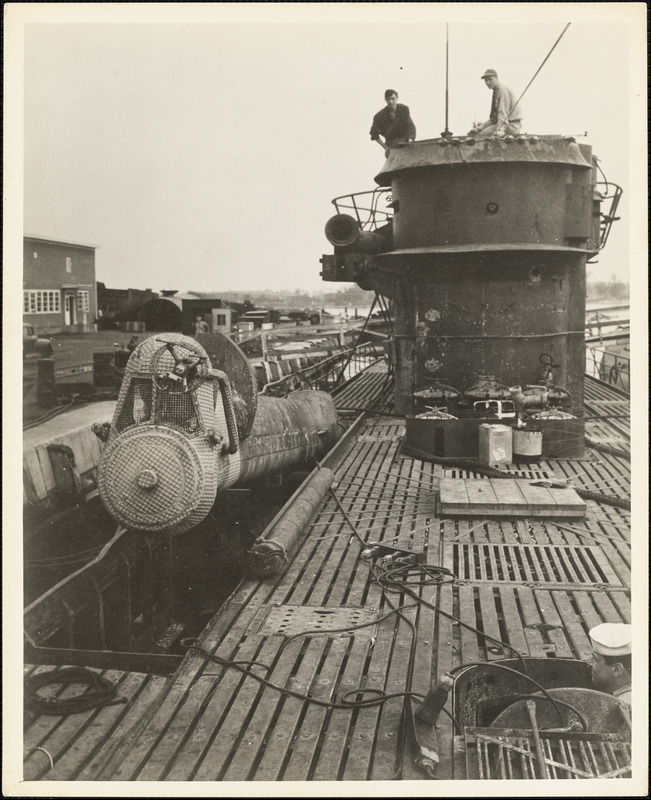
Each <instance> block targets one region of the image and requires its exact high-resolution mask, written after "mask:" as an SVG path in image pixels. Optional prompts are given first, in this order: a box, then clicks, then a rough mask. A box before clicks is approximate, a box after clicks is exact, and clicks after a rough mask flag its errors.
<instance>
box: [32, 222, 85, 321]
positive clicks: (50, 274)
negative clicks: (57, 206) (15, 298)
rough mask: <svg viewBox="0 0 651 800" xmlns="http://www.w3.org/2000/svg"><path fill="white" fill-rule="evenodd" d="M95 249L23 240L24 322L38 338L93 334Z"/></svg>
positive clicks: (38, 239) (41, 239)
mask: <svg viewBox="0 0 651 800" xmlns="http://www.w3.org/2000/svg"><path fill="white" fill-rule="evenodd" d="M95 250H96V247H95V246H94V245H89V244H79V243H76V242H64V241H59V240H57V239H50V238H45V237H41V236H24V237H23V321H24V322H28V323H29V324H30V325H33V326H34V328H35V329H36V332H37V333H38V334H39V335H41V334H53V333H62V332H69V333H88V332H89V331H92V330H95V318H96V316H97V292H96V284H95Z"/></svg>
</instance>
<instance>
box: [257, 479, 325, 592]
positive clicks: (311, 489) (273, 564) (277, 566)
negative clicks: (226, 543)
mask: <svg viewBox="0 0 651 800" xmlns="http://www.w3.org/2000/svg"><path fill="white" fill-rule="evenodd" d="M333 480H334V473H333V472H332V470H329V469H327V468H319V469H317V470H315V471H314V472H312V474H311V475H310V476H309V477H308V478H307V480H306V481H304V482H303V483H302V484H301V486H299V488H298V489H297V491H296V492H295V493H294V495H293V496H292V498H291V499H290V500H289V502H288V504H287V505H286V506H285V507H284V508H283V510H282V511H281V512H280V514H279V515H278V516H276V517H275V519H273V520H272V521H271V523H270V524H269V525H268V527H267V528H266V530H265V531H264V532H263V533H262V535H261V536H259V537H258V538H257V539H256V540H255V542H254V543H253V546H252V547H251V549H250V550H249V552H248V553H247V554H246V563H247V567H248V569H249V572H251V573H252V574H253V575H255V577H256V578H270V577H272V576H274V575H277V574H278V573H279V572H280V571H281V570H282V568H283V566H284V565H285V564H286V563H287V561H288V557H289V555H290V554H291V552H292V551H293V550H294V548H295V547H296V545H297V543H298V540H299V537H300V536H301V534H302V533H303V532H304V531H305V528H306V526H307V524H308V522H309V521H310V518H311V517H312V516H313V515H314V513H315V511H316V509H317V506H318V505H319V503H321V501H322V500H323V498H324V497H325V495H326V492H327V491H328V489H329V488H330V486H331V485H332V481H333Z"/></svg>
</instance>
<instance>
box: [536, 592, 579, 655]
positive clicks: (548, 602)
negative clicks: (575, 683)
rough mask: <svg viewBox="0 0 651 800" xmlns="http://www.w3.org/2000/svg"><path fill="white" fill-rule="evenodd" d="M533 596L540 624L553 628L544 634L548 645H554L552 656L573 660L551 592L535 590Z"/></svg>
mask: <svg viewBox="0 0 651 800" xmlns="http://www.w3.org/2000/svg"><path fill="white" fill-rule="evenodd" d="M534 595H535V598H536V601H537V603H538V609H539V611H540V616H541V618H542V622H543V623H544V624H545V625H548V626H553V627H551V628H550V629H549V630H548V631H547V632H546V636H547V638H548V639H549V642H550V644H553V645H554V653H553V654H554V655H555V656H556V657H557V658H574V653H573V652H572V647H571V645H570V643H569V642H568V639H567V636H566V634H565V628H564V626H563V620H562V619H561V617H560V615H559V613H558V609H557V608H556V606H555V605H554V600H553V598H552V594H551V592H550V591H547V590H544V589H536V591H535V593H534Z"/></svg>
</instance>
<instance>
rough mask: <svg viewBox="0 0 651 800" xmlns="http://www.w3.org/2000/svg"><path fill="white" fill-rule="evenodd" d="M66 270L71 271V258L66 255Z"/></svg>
mask: <svg viewBox="0 0 651 800" xmlns="http://www.w3.org/2000/svg"><path fill="white" fill-rule="evenodd" d="M66 272H72V259H71V258H70V256H66Z"/></svg>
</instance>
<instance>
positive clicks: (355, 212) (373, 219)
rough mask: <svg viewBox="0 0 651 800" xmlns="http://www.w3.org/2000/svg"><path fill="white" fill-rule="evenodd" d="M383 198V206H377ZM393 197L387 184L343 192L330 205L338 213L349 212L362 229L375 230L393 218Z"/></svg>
mask: <svg viewBox="0 0 651 800" xmlns="http://www.w3.org/2000/svg"><path fill="white" fill-rule="evenodd" d="M382 200H385V201H386V203H385V206H386V207H385V208H384V209H382V208H379V206H380V202H381V201H382ZM392 200H393V198H392V197H391V189H390V188H389V187H388V186H383V187H379V188H377V189H370V190H369V191H366V192H356V193H355V194H344V195H341V197H335V198H334V200H333V201H332V205H333V206H334V207H335V208H336V209H337V213H338V214H345V213H350V212H351V211H352V216H354V217H355V219H356V220H357V222H358V223H359V226H360V228H361V229H362V230H363V231H375V230H377V229H378V228H380V227H381V226H382V225H386V224H387V222H390V221H391V220H392V219H393V208H392V206H391V202H392Z"/></svg>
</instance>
